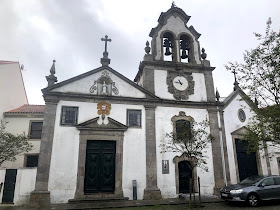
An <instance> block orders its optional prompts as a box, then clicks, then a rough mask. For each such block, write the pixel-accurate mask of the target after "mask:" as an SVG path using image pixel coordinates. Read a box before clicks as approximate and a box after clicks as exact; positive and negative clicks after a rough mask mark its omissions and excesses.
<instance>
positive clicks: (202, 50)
mask: <svg viewBox="0 0 280 210" xmlns="http://www.w3.org/2000/svg"><path fill="white" fill-rule="evenodd" d="M201 52H202V54H201V58H202V59H203V60H205V59H206V58H207V54H206V53H205V49H204V48H202V49H201Z"/></svg>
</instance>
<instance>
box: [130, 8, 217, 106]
mask: <svg viewBox="0 0 280 210" xmlns="http://www.w3.org/2000/svg"><path fill="white" fill-rule="evenodd" d="M189 19H190V16H188V15H187V14H186V13H185V12H184V11H183V10H182V9H180V8H178V7H176V6H175V5H174V4H172V6H171V8H170V9H169V10H168V11H167V12H162V13H161V15H160V16H159V19H158V25H157V26H156V27H155V28H152V30H151V32H150V34H149V36H150V37H151V38H152V40H151V46H150V43H149V42H148V41H147V43H146V48H145V51H146V55H145V56H144V59H143V61H142V62H141V63H140V66H139V71H138V73H137V75H136V77H135V79H134V81H135V82H136V83H137V84H138V85H140V86H142V87H144V88H146V89H147V90H149V91H150V92H152V93H154V94H155V95H156V96H159V97H160V98H164V99H169V100H180V101H182V100H183V101H196V102H205V101H212V102H213V101H215V94H214V85H213V78H212V71H213V70H214V69H215V68H214V67H211V66H210V61H208V60H206V57H207V54H206V53H205V50H204V49H203V48H202V49H201V48H200V44H199V41H198V39H199V37H200V35H201V34H199V33H198V32H197V31H196V30H195V29H194V27H193V26H190V27H188V26H187V23H188V21H189ZM150 51H151V54H150ZM159 86H160V87H159Z"/></svg>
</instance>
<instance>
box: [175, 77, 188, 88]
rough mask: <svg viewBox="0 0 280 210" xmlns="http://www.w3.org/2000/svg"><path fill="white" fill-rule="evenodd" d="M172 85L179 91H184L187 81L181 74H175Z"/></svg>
mask: <svg viewBox="0 0 280 210" xmlns="http://www.w3.org/2000/svg"><path fill="white" fill-rule="evenodd" d="M173 86H174V87H175V88H176V89H177V90H180V91H184V90H186V89H187V87H188V81H187V79H186V78H185V77H183V76H177V77H175V78H174V79H173Z"/></svg>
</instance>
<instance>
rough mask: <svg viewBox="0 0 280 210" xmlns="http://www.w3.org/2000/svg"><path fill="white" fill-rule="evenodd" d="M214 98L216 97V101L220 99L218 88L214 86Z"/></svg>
mask: <svg viewBox="0 0 280 210" xmlns="http://www.w3.org/2000/svg"><path fill="white" fill-rule="evenodd" d="M216 99H217V101H219V100H220V93H219V91H218V88H216Z"/></svg>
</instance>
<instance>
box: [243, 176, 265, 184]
mask: <svg viewBox="0 0 280 210" xmlns="http://www.w3.org/2000/svg"><path fill="white" fill-rule="evenodd" d="M262 178H263V177H262V176H250V177H248V178H246V179H244V180H243V181H242V182H240V184H243V185H253V184H255V183H257V182H258V181H260V180H261V179H262Z"/></svg>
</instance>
